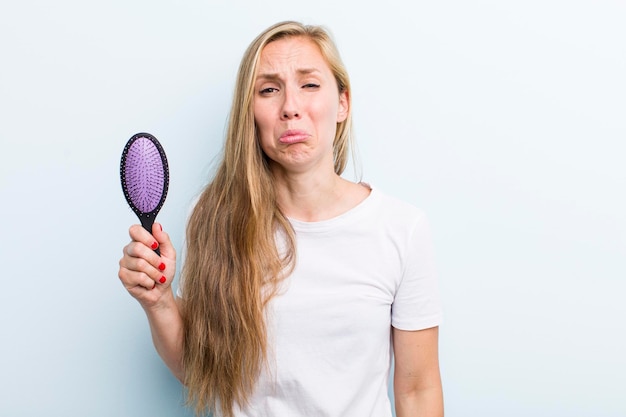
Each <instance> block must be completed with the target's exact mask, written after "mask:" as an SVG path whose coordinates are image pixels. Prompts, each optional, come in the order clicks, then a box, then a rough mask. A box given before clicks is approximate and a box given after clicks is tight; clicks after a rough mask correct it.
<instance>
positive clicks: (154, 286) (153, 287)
mask: <svg viewBox="0 0 626 417" xmlns="http://www.w3.org/2000/svg"><path fill="white" fill-rule="evenodd" d="M155 288H156V282H155V283H154V285H153V286H152V288H151V289H152V290H153V289H155Z"/></svg>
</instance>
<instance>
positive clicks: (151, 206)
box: [120, 133, 169, 253]
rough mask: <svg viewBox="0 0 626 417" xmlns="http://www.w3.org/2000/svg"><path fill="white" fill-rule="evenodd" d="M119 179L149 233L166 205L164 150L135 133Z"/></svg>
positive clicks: (167, 169) (166, 172) (166, 170)
mask: <svg viewBox="0 0 626 417" xmlns="http://www.w3.org/2000/svg"><path fill="white" fill-rule="evenodd" d="M120 177H121V180H122V189H123V190H124V197H126V201H127V202H128V205H130V208H131V209H132V210H133V211H134V212H135V214H136V215H137V217H139V220H140V221H141V225H142V226H143V227H144V228H145V229H146V230H147V231H148V232H150V233H152V225H153V223H154V220H155V218H156V216H157V214H158V212H159V211H160V210H161V207H162V206H163V203H164V202H165V197H166V196H167V189H168V186H169V168H168V166H167V158H166V156H165V151H164V150H163V147H162V146H161V144H160V143H159V141H158V140H157V139H156V138H155V137H154V136H152V135H151V134H149V133H137V134H136V135H133V137H131V138H130V139H129V140H128V142H127V143H126V146H125V147H124V151H123V152H122V160H121V163H120ZM157 253H158V249H157Z"/></svg>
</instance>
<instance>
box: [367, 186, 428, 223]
mask: <svg viewBox="0 0 626 417" xmlns="http://www.w3.org/2000/svg"><path fill="white" fill-rule="evenodd" d="M370 188H371V190H372V191H371V195H370V198H371V199H372V203H373V204H372V206H373V209H374V210H375V211H376V214H377V215H378V216H380V218H381V219H385V220H386V221H389V222H392V223H399V224H401V225H404V226H405V227H406V226H408V225H409V224H413V225H414V224H417V223H421V222H426V221H427V219H426V213H425V212H424V210H422V209H421V208H419V207H417V206H415V205H414V204H412V203H410V202H408V201H406V200H403V199H401V198H398V197H396V196H392V195H389V194H387V193H386V192H385V191H383V190H381V189H379V188H377V187H373V186H370Z"/></svg>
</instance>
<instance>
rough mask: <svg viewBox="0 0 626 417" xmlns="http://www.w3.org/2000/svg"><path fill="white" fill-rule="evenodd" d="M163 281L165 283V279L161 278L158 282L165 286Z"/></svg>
mask: <svg viewBox="0 0 626 417" xmlns="http://www.w3.org/2000/svg"><path fill="white" fill-rule="evenodd" d="M165 281H167V278H165V277H161V279H160V280H159V282H160V283H161V284H165Z"/></svg>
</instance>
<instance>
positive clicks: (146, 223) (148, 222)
mask: <svg viewBox="0 0 626 417" xmlns="http://www.w3.org/2000/svg"><path fill="white" fill-rule="evenodd" d="M138 217H139V220H141V225H142V226H143V228H144V229H146V230H147V231H148V233H150V234H152V225H153V224H154V217H155V216H150V215H143V216H138ZM154 252H155V253H156V254H157V255H159V256H161V251H160V250H159V248H156V249H154Z"/></svg>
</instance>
